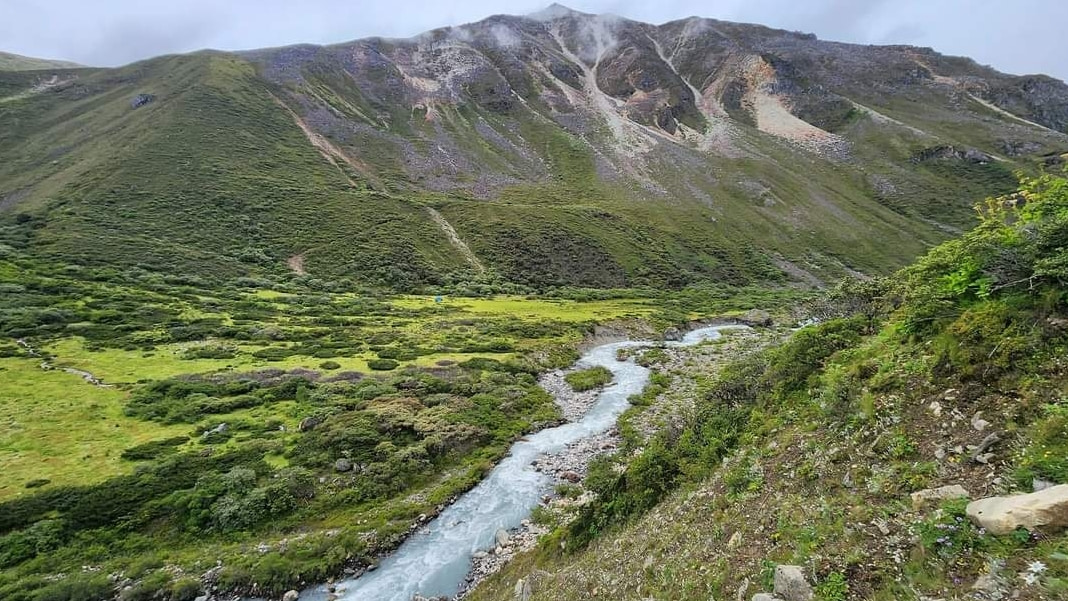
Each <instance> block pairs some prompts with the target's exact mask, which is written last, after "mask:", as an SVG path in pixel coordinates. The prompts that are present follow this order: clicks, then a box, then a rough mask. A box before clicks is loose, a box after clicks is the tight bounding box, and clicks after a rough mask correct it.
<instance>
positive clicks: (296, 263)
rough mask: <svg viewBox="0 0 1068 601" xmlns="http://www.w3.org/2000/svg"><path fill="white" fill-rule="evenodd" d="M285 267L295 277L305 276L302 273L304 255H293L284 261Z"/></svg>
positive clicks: (304, 273)
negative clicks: (291, 271) (295, 275)
mask: <svg viewBox="0 0 1068 601" xmlns="http://www.w3.org/2000/svg"><path fill="white" fill-rule="evenodd" d="M286 265H287V266H288V267H289V268H290V269H291V270H293V273H295V274H297V275H307V273H308V272H306V271H304V253H300V254H297V255H293V256H292V257H289V258H288V259H286Z"/></svg>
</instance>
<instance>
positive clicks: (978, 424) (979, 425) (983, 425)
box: [972, 411, 990, 432]
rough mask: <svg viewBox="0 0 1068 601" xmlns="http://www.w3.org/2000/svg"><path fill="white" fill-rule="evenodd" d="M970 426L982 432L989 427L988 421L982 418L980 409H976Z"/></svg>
mask: <svg viewBox="0 0 1068 601" xmlns="http://www.w3.org/2000/svg"><path fill="white" fill-rule="evenodd" d="M972 427H973V428H975V430H976V432H982V431H983V430H986V429H987V428H989V427H990V422H988V421H986V420H985V419H983V412H982V411H976V412H975V415H973V416H972Z"/></svg>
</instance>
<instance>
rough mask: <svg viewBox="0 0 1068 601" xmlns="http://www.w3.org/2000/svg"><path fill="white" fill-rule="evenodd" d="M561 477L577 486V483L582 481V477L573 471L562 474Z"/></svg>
mask: <svg viewBox="0 0 1068 601" xmlns="http://www.w3.org/2000/svg"><path fill="white" fill-rule="evenodd" d="M560 477H561V478H563V479H564V480H567V481H568V482H571V483H572V484H577V483H579V482H581V481H582V476H580V475H578V474H577V473H575V472H571V471H567V472H564V473H562V474H560Z"/></svg>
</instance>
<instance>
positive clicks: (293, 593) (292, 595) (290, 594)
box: [282, 591, 300, 601]
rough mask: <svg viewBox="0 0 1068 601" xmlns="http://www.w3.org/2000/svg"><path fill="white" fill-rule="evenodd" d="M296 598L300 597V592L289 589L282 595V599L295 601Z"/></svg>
mask: <svg viewBox="0 0 1068 601" xmlns="http://www.w3.org/2000/svg"><path fill="white" fill-rule="evenodd" d="M297 599H300V593H298V592H297V591H289V592H287V593H286V594H284V595H282V601H297Z"/></svg>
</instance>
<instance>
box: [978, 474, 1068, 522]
mask: <svg viewBox="0 0 1068 601" xmlns="http://www.w3.org/2000/svg"><path fill="white" fill-rule="evenodd" d="M966 511H967V513H968V517H969V518H971V520H972V521H973V522H975V523H976V524H978V525H980V526H982V527H983V528H985V529H986V530H987V531H988V532H991V533H993V534H1008V533H1010V532H1012V531H1013V530H1016V529H1017V528H1020V527H1023V528H1027V529H1028V530H1033V529H1035V528H1039V527H1045V528H1053V529H1058V530H1060V529H1063V528H1066V527H1068V484H1060V485H1058V486H1053V487H1050V488H1047V489H1044V490H1040V491H1038V492H1033V493H1030V494H1026V495H1013V496H1011V497H989V498H986V499H979V500H978V501H972V502H971V503H969V504H968V508H967V510H966Z"/></svg>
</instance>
